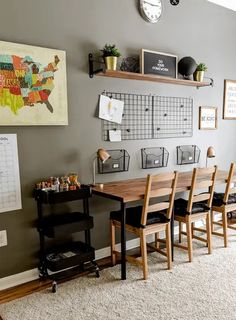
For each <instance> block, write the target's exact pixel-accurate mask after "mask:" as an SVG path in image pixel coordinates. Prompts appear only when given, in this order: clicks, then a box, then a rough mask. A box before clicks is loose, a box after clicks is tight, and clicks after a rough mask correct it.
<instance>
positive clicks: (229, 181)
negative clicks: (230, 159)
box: [223, 163, 236, 203]
mask: <svg viewBox="0 0 236 320" xmlns="http://www.w3.org/2000/svg"><path fill="white" fill-rule="evenodd" d="M234 171H235V163H231V165H230V168H229V175H228V179H227V182H226V188H225V194H224V198H223V201H224V203H227V202H228V199H229V195H230V194H232V193H236V188H235V187H234V184H233V186H232V183H234V182H236V175H235V172H234Z"/></svg>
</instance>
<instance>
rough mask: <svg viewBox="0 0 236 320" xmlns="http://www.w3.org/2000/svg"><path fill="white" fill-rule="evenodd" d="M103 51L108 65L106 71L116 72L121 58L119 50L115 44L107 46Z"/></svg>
mask: <svg viewBox="0 0 236 320" xmlns="http://www.w3.org/2000/svg"><path fill="white" fill-rule="evenodd" d="M101 51H102V53H103V55H102V56H103V59H104V62H105V65H106V69H107V70H116V66H117V58H119V57H120V56H121V54H120V51H119V49H118V48H116V46H115V45H114V44H113V45H111V44H105V46H104V47H103V49H102V50H101Z"/></svg>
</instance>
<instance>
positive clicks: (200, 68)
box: [196, 62, 207, 71]
mask: <svg viewBox="0 0 236 320" xmlns="http://www.w3.org/2000/svg"><path fill="white" fill-rule="evenodd" d="M196 71H207V66H206V64H205V63H202V62H201V63H199V64H198V65H197V69H196Z"/></svg>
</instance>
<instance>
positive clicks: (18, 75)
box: [0, 54, 60, 114]
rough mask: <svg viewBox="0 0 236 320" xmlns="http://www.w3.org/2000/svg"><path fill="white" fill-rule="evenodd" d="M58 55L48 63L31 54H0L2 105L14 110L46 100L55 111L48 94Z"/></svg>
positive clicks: (45, 102)
mask: <svg viewBox="0 0 236 320" xmlns="http://www.w3.org/2000/svg"><path fill="white" fill-rule="evenodd" d="M59 62H60V60H59V58H58V56H57V55H56V56H55V57H54V61H53V62H50V63H49V64H48V65H47V66H46V67H45V66H44V67H43V66H42V65H41V64H40V63H38V62H35V61H34V60H33V59H32V57H30V56H25V57H24V58H22V57H19V56H16V55H7V54H0V107H1V106H2V107H10V109H11V111H12V112H13V113H14V114H17V113H18V111H19V109H20V108H22V107H24V106H29V107H33V106H34V105H35V104H38V103H40V104H45V106H46V107H47V108H48V110H49V111H50V112H51V113H53V107H52V105H51V103H50V102H49V100H48V99H49V96H50V94H51V92H52V90H53V89H54V73H55V72H56V71H57V70H58V69H57V65H58V63H59Z"/></svg>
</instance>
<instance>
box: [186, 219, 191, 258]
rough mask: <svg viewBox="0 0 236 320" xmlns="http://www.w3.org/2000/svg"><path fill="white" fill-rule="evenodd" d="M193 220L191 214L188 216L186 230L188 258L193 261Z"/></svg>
mask: <svg viewBox="0 0 236 320" xmlns="http://www.w3.org/2000/svg"><path fill="white" fill-rule="evenodd" d="M191 229H192V228H191V220H190V218H189V216H187V218H186V231H187V240H188V258H189V262H192V261H193V243H192V230H191Z"/></svg>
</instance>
